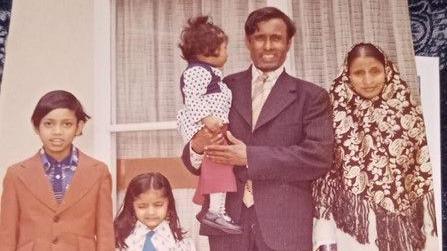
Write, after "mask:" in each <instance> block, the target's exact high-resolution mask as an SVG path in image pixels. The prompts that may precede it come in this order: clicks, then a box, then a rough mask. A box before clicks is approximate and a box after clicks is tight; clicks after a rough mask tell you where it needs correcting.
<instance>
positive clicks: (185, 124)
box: [177, 66, 232, 142]
mask: <svg viewBox="0 0 447 251" xmlns="http://www.w3.org/2000/svg"><path fill="white" fill-rule="evenodd" d="M211 69H212V71H213V73H214V74H215V75H216V76H218V77H220V79H222V72H221V71H220V70H219V69H217V68H214V67H211ZM212 77H213V76H212V74H211V73H210V72H209V71H208V70H207V69H206V68H205V67H202V66H192V67H188V68H187V69H186V70H185V71H184V72H183V82H184V86H183V88H182V91H183V93H184V98H185V99H184V101H185V102H184V103H185V107H184V108H183V109H181V110H180V111H179V112H178V114H177V124H178V128H179V131H180V133H181V135H182V137H183V140H184V141H185V142H189V141H190V140H191V138H192V137H193V136H194V134H196V133H197V132H198V131H199V130H200V129H202V127H203V126H204V125H203V124H202V123H201V119H203V118H205V117H207V116H213V117H215V118H217V119H220V120H221V121H222V122H223V123H228V113H229V112H230V107H231V98H232V96H231V91H230V89H228V87H227V86H226V85H225V84H224V83H223V82H222V81H219V83H218V85H219V88H220V91H217V92H212V93H209V92H207V90H208V85H209V84H210V83H211V80H212Z"/></svg>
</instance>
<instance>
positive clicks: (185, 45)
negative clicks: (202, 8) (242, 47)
mask: <svg viewBox="0 0 447 251" xmlns="http://www.w3.org/2000/svg"><path fill="white" fill-rule="evenodd" d="M227 41H228V37H227V35H226V34H225V32H223V30H222V29H221V28H219V27H218V26H217V25H214V24H213V23H212V22H211V20H210V17H208V16H198V17H196V18H190V19H188V24H187V26H185V27H184V28H183V30H182V33H181V35H180V43H179V45H178V46H179V47H180V49H181V50H182V55H183V56H182V57H183V59H185V60H186V61H191V60H196V59H197V56H198V55H203V56H207V57H208V56H218V55H219V54H218V49H219V47H220V46H221V45H222V43H224V42H227Z"/></svg>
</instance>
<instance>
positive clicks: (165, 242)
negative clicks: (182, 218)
mask: <svg viewBox="0 0 447 251" xmlns="http://www.w3.org/2000/svg"><path fill="white" fill-rule="evenodd" d="M150 231H154V232H155V234H154V236H153V237H152V239H151V240H152V243H153V244H154V246H155V248H157V250H170V249H172V248H175V247H176V240H175V238H174V235H173V234H172V231H171V228H170V227H169V223H168V222H167V221H162V222H161V223H160V224H159V225H158V226H157V227H156V228H154V229H153V230H151V229H150V228H148V227H147V226H146V225H144V224H143V223H142V222H140V221H138V220H137V222H136V224H135V227H134V230H133V231H132V233H131V234H130V235H129V236H128V237H127V238H126V241H125V242H126V244H127V245H128V246H129V248H128V249H127V250H128V251H133V250H141V247H142V246H143V245H144V241H145V239H146V234H147V233H149V232H150Z"/></svg>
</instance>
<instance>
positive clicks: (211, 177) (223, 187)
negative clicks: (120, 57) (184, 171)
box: [192, 127, 237, 205]
mask: <svg viewBox="0 0 447 251" xmlns="http://www.w3.org/2000/svg"><path fill="white" fill-rule="evenodd" d="M223 131H226V127H225V129H224V130H223ZM236 191H237V187H236V177H235V176H234V172H233V166H232V165H223V164H217V163H214V162H212V161H211V160H210V159H208V158H206V157H205V158H204V159H203V161H202V165H201V167H200V177H199V183H198V185H197V189H196V192H195V194H194V197H193V199H192V201H193V202H194V203H196V204H199V205H202V204H203V201H204V200H205V195H207V194H210V193H222V192H223V193H225V192H236Z"/></svg>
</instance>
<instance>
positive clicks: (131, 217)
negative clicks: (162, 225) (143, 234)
mask: <svg viewBox="0 0 447 251" xmlns="http://www.w3.org/2000/svg"><path fill="white" fill-rule="evenodd" d="M149 190H161V191H162V192H163V195H164V196H165V197H166V198H167V199H168V212H167V214H166V218H167V219H168V221H169V227H170V229H171V231H172V234H173V235H174V238H175V239H176V240H177V241H180V240H182V239H183V235H184V234H185V232H184V231H183V230H182V229H181V227H180V221H179V218H178V216H177V211H176V209H175V201H174V195H173V194H172V189H171V185H170V184H169V181H168V179H166V177H165V176H163V175H162V174H160V173H144V174H140V175H138V176H136V177H134V178H133V179H132V180H131V181H130V183H129V186H128V187H127V191H126V195H125V197H124V203H123V206H122V207H121V210H120V212H119V214H118V216H117V217H116V219H115V221H114V223H113V225H114V228H115V240H116V247H117V248H127V245H126V243H125V240H126V238H127V237H128V236H129V235H130V233H131V232H132V230H133V229H134V227H135V224H136V222H137V217H136V215H135V211H134V207H133V203H134V201H135V199H136V198H137V197H138V196H139V195H140V194H142V193H145V192H147V191H149Z"/></svg>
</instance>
